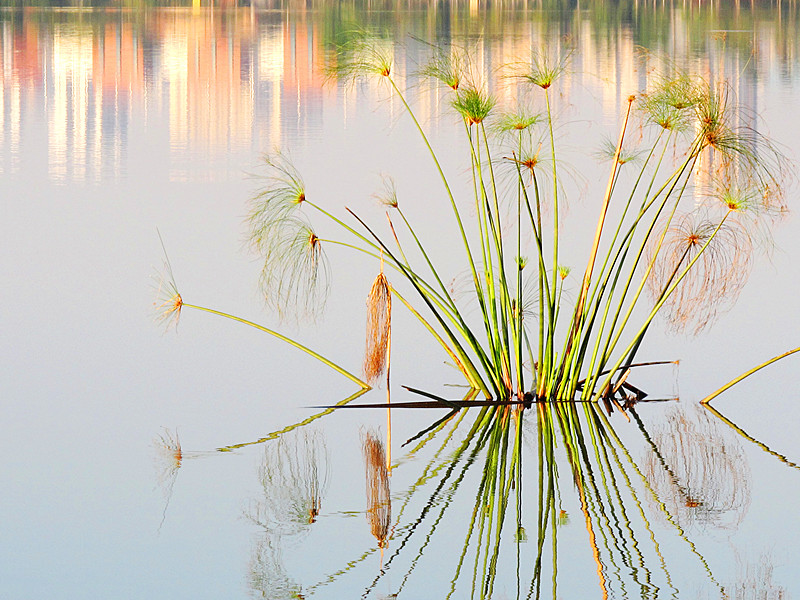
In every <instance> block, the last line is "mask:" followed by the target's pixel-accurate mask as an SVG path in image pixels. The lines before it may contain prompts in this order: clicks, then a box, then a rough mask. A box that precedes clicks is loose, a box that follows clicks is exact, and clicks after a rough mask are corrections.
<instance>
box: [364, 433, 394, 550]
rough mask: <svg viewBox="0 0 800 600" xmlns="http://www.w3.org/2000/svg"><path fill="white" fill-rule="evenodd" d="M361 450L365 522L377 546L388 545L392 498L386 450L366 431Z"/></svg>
mask: <svg viewBox="0 0 800 600" xmlns="http://www.w3.org/2000/svg"><path fill="white" fill-rule="evenodd" d="M362 452H363V454H364V464H365V469H366V478H367V522H368V523H369V530H370V533H372V535H373V536H374V537H375V539H376V540H377V542H378V547H379V548H381V549H382V548H386V547H387V546H388V545H389V528H390V526H391V519H392V499H391V494H390V488H389V470H388V469H387V468H386V450H385V448H384V445H383V442H382V441H381V440H380V439H378V437H377V436H376V435H375V434H373V433H371V432H366V433H364V435H363V440H362Z"/></svg>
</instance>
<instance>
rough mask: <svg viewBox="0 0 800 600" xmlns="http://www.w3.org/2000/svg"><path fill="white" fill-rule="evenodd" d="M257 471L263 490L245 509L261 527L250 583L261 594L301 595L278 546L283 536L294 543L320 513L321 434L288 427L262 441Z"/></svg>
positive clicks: (324, 463)
mask: <svg viewBox="0 0 800 600" xmlns="http://www.w3.org/2000/svg"><path fill="white" fill-rule="evenodd" d="M258 477H259V482H260V484H261V488H262V491H263V495H262V496H261V497H260V498H259V499H258V500H257V501H255V502H253V503H252V504H251V505H250V507H249V509H248V510H247V513H246V514H247V517H248V518H249V519H250V520H252V521H253V522H254V523H255V524H257V525H258V526H259V529H260V537H259V539H258V541H257V542H256V545H255V549H254V551H253V557H252V559H251V561H250V569H249V584H250V588H251V589H252V590H253V591H254V592H256V593H257V594H258V595H260V596H262V597H265V598H302V597H303V595H302V593H301V588H300V586H299V585H298V584H297V583H296V582H294V581H293V580H292V579H291V578H290V577H289V575H288V573H287V571H286V568H285V567H284V565H283V555H282V548H283V544H284V543H286V542H289V543H292V542H293V543H296V542H297V541H298V540H299V538H301V537H302V536H303V534H305V533H307V531H308V529H309V528H310V527H311V525H312V524H314V523H315V522H316V520H317V517H318V516H319V514H320V510H321V508H322V497H323V496H324V495H325V492H326V490H327V488H328V451H327V447H326V446H325V440H324V438H323V437H322V434H321V433H320V432H318V431H313V430H299V431H292V432H290V433H288V434H286V435H284V436H282V437H281V438H280V439H279V440H278V441H277V443H275V444H273V445H268V446H266V447H265V449H264V460H263V462H262V463H261V465H260V467H259V470H258Z"/></svg>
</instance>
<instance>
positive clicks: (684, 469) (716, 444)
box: [637, 406, 750, 528]
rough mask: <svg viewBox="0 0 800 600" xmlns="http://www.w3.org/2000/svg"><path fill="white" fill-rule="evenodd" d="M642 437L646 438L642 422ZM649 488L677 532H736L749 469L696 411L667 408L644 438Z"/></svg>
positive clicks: (724, 434)
mask: <svg viewBox="0 0 800 600" xmlns="http://www.w3.org/2000/svg"><path fill="white" fill-rule="evenodd" d="M637 420H638V422H639V423H640V425H641V426H642V431H643V432H644V433H645V435H647V432H646V431H645V429H644V426H643V424H642V421H641V420H640V419H638V415H637ZM648 441H649V442H651V444H652V445H651V450H652V451H651V452H648V453H647V455H646V457H645V460H644V463H645V473H646V475H647V478H648V480H649V481H650V484H651V485H652V486H653V488H654V490H656V492H657V493H658V495H659V497H660V498H661V500H662V502H664V503H665V504H666V506H667V508H668V509H669V513H670V514H671V515H672V517H673V518H674V519H675V521H676V522H677V523H678V524H680V525H681V527H683V528H690V527H692V526H693V525H695V524H702V525H712V526H714V527H727V528H734V527H736V526H737V525H738V524H739V523H740V522H741V521H742V519H743V518H744V516H745V514H746V513H747V509H748V507H749V506H750V469H749V465H748V462H747V458H746V457H745V454H744V452H743V450H742V447H741V445H740V444H739V442H738V441H737V440H736V439H734V438H732V437H731V435H730V434H729V432H728V431H726V430H725V428H724V425H723V424H722V423H721V422H720V421H719V420H717V419H714V418H713V417H712V415H711V413H709V412H707V411H705V410H703V409H702V408H700V407H699V406H695V407H694V408H693V409H690V408H688V407H687V408H682V409H677V408H675V407H673V408H672V409H671V410H669V411H668V412H667V414H666V415H665V417H664V419H663V421H661V422H659V423H658V424H657V425H656V426H655V427H654V429H653V431H652V433H651V434H650V435H649V436H648Z"/></svg>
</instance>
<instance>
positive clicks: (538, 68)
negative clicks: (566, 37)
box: [520, 50, 572, 90]
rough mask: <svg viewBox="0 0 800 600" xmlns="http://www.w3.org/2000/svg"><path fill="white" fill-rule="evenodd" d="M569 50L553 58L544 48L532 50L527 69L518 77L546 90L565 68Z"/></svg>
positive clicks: (570, 53) (570, 52)
mask: <svg viewBox="0 0 800 600" xmlns="http://www.w3.org/2000/svg"><path fill="white" fill-rule="evenodd" d="M571 55H572V51H571V50H567V51H566V52H563V53H560V55H559V56H558V57H557V58H555V57H553V56H552V55H551V54H550V53H549V52H547V51H545V50H538V51H534V52H533V55H532V57H531V62H530V65H529V66H528V69H527V70H526V71H525V72H523V73H522V74H521V75H520V77H521V78H522V79H523V80H524V81H527V82H528V83H531V84H533V85H535V86H537V87H539V88H541V89H543V90H547V89H548V88H550V86H551V85H553V83H554V82H555V81H556V79H558V77H559V76H560V75H561V74H562V73H563V72H564V70H565V69H566V68H567V64H568V62H569V58H570V56H571Z"/></svg>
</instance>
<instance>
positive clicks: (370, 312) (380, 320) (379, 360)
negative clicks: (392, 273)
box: [364, 272, 392, 383]
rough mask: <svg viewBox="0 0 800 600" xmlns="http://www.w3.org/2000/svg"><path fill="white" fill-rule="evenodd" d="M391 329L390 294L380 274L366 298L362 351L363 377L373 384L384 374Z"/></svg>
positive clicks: (384, 278) (385, 280)
mask: <svg viewBox="0 0 800 600" xmlns="http://www.w3.org/2000/svg"><path fill="white" fill-rule="evenodd" d="M391 327H392V293H391V288H390V286H389V281H388V280H387V279H386V276H385V275H384V274H383V273H382V272H381V273H379V274H378V276H377V277H376V278H375V281H374V282H373V284H372V288H371V289H370V292H369V296H368V297H367V336H366V348H365V351H364V377H365V378H366V380H367V382H369V383H374V382H375V381H377V379H378V378H379V377H380V376H381V375H383V374H384V373H385V372H386V367H387V359H388V355H389V345H390V343H391Z"/></svg>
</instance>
